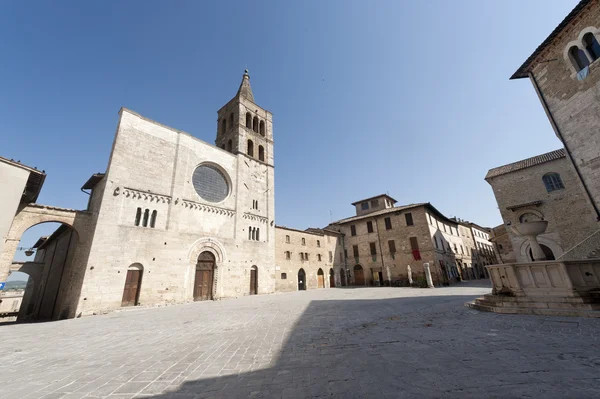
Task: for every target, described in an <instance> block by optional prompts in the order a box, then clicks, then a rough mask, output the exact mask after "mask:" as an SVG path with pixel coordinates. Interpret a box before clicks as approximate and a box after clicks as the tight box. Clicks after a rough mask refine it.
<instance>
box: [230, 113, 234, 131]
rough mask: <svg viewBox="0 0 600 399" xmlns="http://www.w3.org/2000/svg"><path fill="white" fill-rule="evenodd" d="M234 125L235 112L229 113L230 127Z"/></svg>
mask: <svg viewBox="0 0 600 399" xmlns="http://www.w3.org/2000/svg"><path fill="white" fill-rule="evenodd" d="M232 127H233V112H232V113H230V114H229V128H230V129H231V128H232Z"/></svg>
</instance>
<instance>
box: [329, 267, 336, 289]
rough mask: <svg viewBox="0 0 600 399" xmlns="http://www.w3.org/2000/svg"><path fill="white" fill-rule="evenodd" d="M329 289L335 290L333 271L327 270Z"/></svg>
mask: <svg viewBox="0 0 600 399" xmlns="http://www.w3.org/2000/svg"><path fill="white" fill-rule="evenodd" d="M329 288H335V273H334V271H333V269H329Z"/></svg>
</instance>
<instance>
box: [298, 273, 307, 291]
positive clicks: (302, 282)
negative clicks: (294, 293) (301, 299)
mask: <svg viewBox="0 0 600 399" xmlns="http://www.w3.org/2000/svg"><path fill="white" fill-rule="evenodd" d="M304 290H306V273H305V272H304V269H300V270H298V291H304Z"/></svg>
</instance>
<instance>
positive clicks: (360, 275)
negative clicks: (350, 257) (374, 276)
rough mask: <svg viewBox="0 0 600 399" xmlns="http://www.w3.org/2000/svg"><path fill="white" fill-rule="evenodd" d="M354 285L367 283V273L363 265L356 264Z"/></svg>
mask: <svg viewBox="0 0 600 399" xmlns="http://www.w3.org/2000/svg"><path fill="white" fill-rule="evenodd" d="M354 285H365V275H364V270H363V267H362V266H361V265H355V266H354Z"/></svg>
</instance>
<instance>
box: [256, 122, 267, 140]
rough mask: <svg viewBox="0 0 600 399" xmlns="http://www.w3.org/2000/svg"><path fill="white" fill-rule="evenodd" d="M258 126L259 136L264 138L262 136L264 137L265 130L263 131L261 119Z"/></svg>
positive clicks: (263, 125) (263, 126)
mask: <svg viewBox="0 0 600 399" xmlns="http://www.w3.org/2000/svg"><path fill="white" fill-rule="evenodd" d="M258 126H259V128H258V130H259V132H260V135H261V136H263V137H264V136H265V134H266V130H265V121H263V120H262V119H261V121H260V123H259V124H258Z"/></svg>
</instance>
